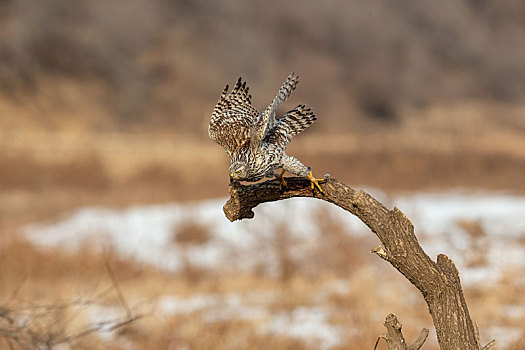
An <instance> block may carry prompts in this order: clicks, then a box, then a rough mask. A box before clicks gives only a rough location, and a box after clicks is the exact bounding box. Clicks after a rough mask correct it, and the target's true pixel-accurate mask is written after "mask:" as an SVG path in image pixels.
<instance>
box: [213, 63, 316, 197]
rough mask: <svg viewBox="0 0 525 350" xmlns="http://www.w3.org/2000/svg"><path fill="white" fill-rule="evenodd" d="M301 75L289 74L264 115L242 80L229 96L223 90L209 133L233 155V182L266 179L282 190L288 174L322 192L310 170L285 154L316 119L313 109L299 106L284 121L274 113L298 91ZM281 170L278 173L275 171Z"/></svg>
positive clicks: (225, 90) (226, 91)
mask: <svg viewBox="0 0 525 350" xmlns="http://www.w3.org/2000/svg"><path fill="white" fill-rule="evenodd" d="M298 82H299V80H298V76H297V75H295V74H294V73H292V74H290V75H289V76H288V78H287V79H286V80H285V82H284V83H283V84H282V86H281V88H280V89H279V92H278V93H277V96H276V97H275V98H274V99H273V101H272V103H270V105H269V106H268V107H267V108H266V109H265V110H264V111H262V112H258V111H257V109H255V108H254V107H253V106H252V103H251V98H252V96H251V95H249V94H248V90H249V88H248V86H246V82H243V81H242V78H239V80H238V81H237V83H236V84H235V86H234V88H233V90H232V91H231V92H230V93H229V94H228V85H226V87H225V88H224V90H223V91H222V93H221V96H220V97H219V101H218V102H217V105H216V106H215V108H214V110H213V113H212V116H211V121H210V125H209V127H208V134H209V136H210V138H211V139H212V140H213V141H215V142H217V143H218V144H219V145H221V146H222V147H223V148H224V150H225V151H226V153H228V155H229V156H230V159H231V165H230V181H248V182H255V181H258V180H260V179H262V178H264V177H274V176H275V177H276V178H277V179H279V188H280V189H282V186H286V181H285V180H284V178H283V176H284V173H285V172H286V171H288V172H290V173H292V174H295V175H297V176H301V177H305V178H307V179H308V180H310V182H311V187H312V189H314V185H315V186H316V187H317V188H318V189H319V191H321V192H323V190H322V189H321V187H320V186H319V183H318V181H321V180H322V179H316V178H315V177H314V176H313V175H312V172H311V171H310V168H308V167H306V166H304V165H303V164H302V163H301V162H300V161H299V160H297V159H296V158H294V157H291V156H289V155H287V154H286V153H285V150H286V146H287V145H288V144H289V143H290V141H291V140H292V137H294V136H295V135H297V134H299V133H300V132H301V131H303V130H305V129H306V128H307V127H309V126H310V125H311V124H312V123H313V122H314V121H315V120H316V119H317V117H316V116H315V115H314V114H313V112H312V110H311V109H310V108H307V107H305V105H298V106H297V107H295V108H294V109H292V110H291V111H289V112H288V113H286V114H285V115H284V116H282V117H281V118H278V119H277V118H276V115H275V112H276V110H277V107H278V106H279V104H281V103H282V102H284V101H285V100H286V99H287V98H288V97H289V96H290V94H291V93H292V91H293V90H294V89H295V88H296V86H297V84H298ZM276 169H282V172H281V173H280V174H278V173H277V172H276V171H275V170H276Z"/></svg>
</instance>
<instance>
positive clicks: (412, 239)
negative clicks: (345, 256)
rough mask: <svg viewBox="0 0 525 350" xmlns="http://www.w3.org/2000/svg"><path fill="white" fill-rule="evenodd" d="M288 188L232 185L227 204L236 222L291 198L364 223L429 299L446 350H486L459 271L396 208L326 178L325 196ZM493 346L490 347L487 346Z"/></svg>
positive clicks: (293, 184)
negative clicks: (422, 241) (315, 201)
mask: <svg viewBox="0 0 525 350" xmlns="http://www.w3.org/2000/svg"><path fill="white" fill-rule="evenodd" d="M286 182H287V184H288V186H287V187H286V188H284V191H281V192H280V191H279V182H278V181H277V180H269V181H266V182H262V183H257V184H253V185H248V186H246V185H242V184H239V183H232V184H230V187H229V191H230V196H231V198H230V199H229V200H228V202H227V203H226V204H225V205H224V208H223V209H224V213H225V214H226V217H227V218H228V219H229V220H230V221H235V220H240V219H246V218H248V219H251V218H253V217H254V212H253V208H255V207H256V206H257V205H259V204H261V203H265V202H272V201H277V200H282V199H287V198H291V197H313V198H319V199H322V200H325V201H327V202H330V203H333V204H335V205H337V206H339V207H341V208H342V209H344V210H346V211H349V212H350V213H352V214H354V215H355V216H357V217H358V218H359V219H360V220H361V221H363V222H364V223H365V224H366V225H367V226H368V227H369V228H370V229H371V230H372V232H373V233H375V235H376V236H377V237H378V238H379V240H380V241H381V243H382V247H381V246H380V247H377V248H375V249H374V250H373V252H374V253H376V254H377V255H378V256H379V257H380V258H382V259H384V260H385V261H388V262H389V263H390V264H391V265H392V266H393V267H394V268H396V269H397V270H398V271H399V272H401V273H402V274H403V275H404V276H405V277H406V278H407V279H408V280H409V281H410V282H411V283H412V284H413V285H414V286H416V288H417V289H419V291H420V292H421V294H422V295H423V297H424V299H425V301H426V303H427V305H428V308H429V311H430V314H431V316H432V320H433V322H434V326H435V327H436V333H437V338H438V342H439V345H440V347H441V349H443V350H449V349H450V350H457V349H462V350H463V349H472V350H481V349H482V348H484V347H482V346H481V344H480V342H479V337H478V334H477V329H476V327H475V326H474V323H473V322H472V319H471V318H470V315H469V312H468V308H467V303H466V302H465V297H464V295H463V290H462V288H461V283H460V279H459V272H458V270H457V268H456V266H455V265H454V263H453V262H452V260H450V259H449V258H448V257H447V256H446V255H443V254H440V255H438V257H437V261H433V260H432V259H430V257H429V256H428V255H427V254H426V253H425V252H424V251H423V249H422V248H421V246H420V245H419V243H418V241H417V238H416V236H415V234H414V226H413V225H412V223H411V222H410V220H409V219H408V218H407V217H406V216H405V215H404V214H403V213H402V212H401V210H399V209H398V208H395V207H394V209H393V210H388V209H387V208H386V207H385V206H384V205H383V204H381V203H380V202H379V201H377V200H376V199H375V198H373V197H372V196H370V195H369V194H368V193H366V192H364V191H360V190H355V189H353V188H350V187H348V186H346V185H345V184H344V183H342V182H340V181H338V180H337V179H335V178H332V177H330V176H326V177H325V180H324V181H323V182H322V183H321V188H322V189H323V191H324V194H320V193H319V192H318V191H312V189H311V187H310V182H309V181H308V180H306V179H303V178H295V177H293V178H286ZM487 345H490V344H487Z"/></svg>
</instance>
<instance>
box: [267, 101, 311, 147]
mask: <svg viewBox="0 0 525 350" xmlns="http://www.w3.org/2000/svg"><path fill="white" fill-rule="evenodd" d="M316 120H317V117H316V116H315V114H314V113H313V112H312V110H311V109H310V108H307V107H306V106H305V105H299V106H297V107H295V108H294V109H292V110H291V111H289V112H288V113H286V114H285V115H284V116H283V117H282V118H280V119H278V120H277V121H276V122H275V126H274V127H273V128H271V129H269V130H268V132H267V134H266V136H265V137H264V141H266V142H268V143H275V144H279V143H280V144H282V145H284V146H285V145H287V144H288V143H289V142H290V141H291V140H292V137H294V136H295V135H297V134H299V133H300V132H302V131H303V130H305V129H306V128H308V127H309V126H310V125H312V124H313V122H315V121H316Z"/></svg>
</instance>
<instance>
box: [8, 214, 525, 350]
mask: <svg viewBox="0 0 525 350" xmlns="http://www.w3.org/2000/svg"><path fill="white" fill-rule="evenodd" d="M318 216H319V219H318V220H317V222H318V224H319V225H320V227H321V228H322V230H323V232H324V233H323V237H322V238H321V240H320V241H319V244H316V245H314V246H313V248H312V249H310V250H307V251H304V252H303V254H302V255H300V256H298V255H297V254H293V249H294V246H295V245H297V244H299V245H300V244H301V242H300V241H299V242H298V241H296V240H295V239H292V238H291V236H290V234H289V232H288V231H287V229H286V228H285V227H283V228H282V229H281V230H279V233H278V235H276V236H274V237H273V238H272V239H271V240H270V241H268V240H267V238H265V239H264V240H262V241H261V242H260V244H261V245H262V246H265V247H271V249H273V250H274V252H275V254H273V255H275V256H276V257H277V259H278V262H279V266H280V272H279V273H278V274H277V275H273V274H266V273H260V272H257V271H253V272H243V273H239V272H235V271H233V272H232V271H231V269H228V270H223V269H222V268H221V267H220V266H217V267H215V268H212V269H203V268H197V267H195V266H191V264H187V265H186V266H185V267H184V268H183V269H182V270H181V271H180V272H178V273H166V272H161V271H157V270H154V269H153V268H151V267H148V266H144V265H140V264H137V263H135V262H133V261H130V260H122V259H120V258H119V257H118V256H116V255H115V254H113V253H111V252H94V251H90V249H88V247H86V248H85V249H81V250H78V251H77V252H75V253H70V254H68V253H66V252H64V251H60V250H56V249H50V250H39V249H36V248H35V247H33V246H32V245H30V244H28V243H25V242H23V241H20V240H19V239H17V238H16V237H14V236H12V235H6V236H3V237H4V238H3V240H2V245H1V254H0V257H1V261H0V284H1V285H2V286H3V288H2V290H1V291H0V293H2V294H1V296H2V300H4V301H5V300H9V302H8V303H7V304H6V303H4V304H3V305H2V307H6V306H8V307H9V310H15V309H17V308H18V309H24V308H25V307H27V305H55V306H56V305H62V304H64V303H68V302H69V301H71V300H86V299H89V298H90V297H91V299H93V296H94V295H98V294H100V293H101V292H103V291H110V292H109V293H107V294H105V296H104V298H103V299H100V300H99V303H100V304H102V305H103V306H105V307H108V306H109V307H116V308H119V309H121V310H122V306H121V302H120V301H119V300H120V299H119V297H118V295H117V294H118V293H116V292H115V291H114V290H112V289H111V288H112V285H113V283H112V279H111V278H110V277H109V276H108V274H107V268H106V266H107V265H108V264H109V265H110V266H111V268H112V271H113V272H114V276H116V279H117V280H118V281H119V285H120V289H121V291H122V294H123V295H124V296H125V297H126V299H127V300H128V303H129V304H130V305H131V306H136V305H143V306H148V305H150V306H148V307H146V309H147V310H151V309H152V308H153V310H155V311H154V312H153V313H151V314H148V316H147V317H144V318H142V319H140V320H137V321H136V322H133V323H131V324H129V325H126V326H125V327H122V328H120V329H119V330H118V332H115V333H114V336H112V337H111V338H107V337H102V338H101V337H100V335H101V334H102V333H100V334H99V332H93V333H92V334H90V335H89V336H86V337H82V339H78V341H76V342H75V348H80V349H82V348H86V349H87V348H93V347H96V348H101V349H104V348H108V349H109V348H123V347H124V346H125V344H126V342H127V343H130V342H131V343H132V344H134V346H135V347H136V348H137V349H142V348H151V347H154V348H169V347H173V348H176V349H183V348H188V347H189V348H191V349H209V348H217V349H232V348H233V349H245V348H247V347H250V348H255V349H259V348H260V349H263V348H276V349H315V348H317V346H316V345H315V343H308V342H303V341H302V340H300V339H296V338H293V337H288V336H285V335H280V334H277V333H266V332H264V331H261V325H264V324H265V322H267V321H268V320H271V319H272V318H273V317H276V315H283V314H285V315H292V314H293V313H294V312H297V310H301V309H303V310H304V309H305V308H306V309H308V308H313V309H312V310H315V309H316V308H322V309H324V310H327V311H328V315H329V318H328V320H327V322H329V324H330V325H332V326H334V327H338V329H340V330H341V332H342V334H343V336H342V339H341V341H342V343H341V344H340V345H339V346H337V347H335V348H334V349H348V348H352V349H370V348H372V347H373V344H374V343H375V340H376V338H377V336H378V335H379V334H380V333H383V332H384V328H383V326H382V323H383V321H384V317H385V316H386V315H387V314H388V313H390V312H394V313H396V314H397V315H398V317H399V319H400V321H401V322H402V323H403V325H404V328H403V329H404V334H405V336H406V338H407V341H411V340H413V339H415V337H416V336H417V335H418V333H419V331H420V329H421V328H422V327H431V325H432V323H431V319H430V316H429V315H428V311H427V308H426V305H425V303H424V301H423V298H422V296H421V295H419V293H418V292H417V290H416V289H415V288H414V287H413V286H411V285H410V284H409V283H408V282H407V281H406V280H405V279H404V278H403V277H402V276H401V275H399V274H398V273H397V272H396V271H394V270H393V269H392V268H391V267H390V266H389V265H388V264H386V263H385V262H383V261H381V260H379V259H377V258H376V257H375V256H373V255H372V254H370V253H368V252H369V249H370V248H371V247H373V246H375V245H376V244H377V242H375V241H374V240H373V239H371V238H370V239H366V238H365V239H357V238H355V237H353V236H351V235H348V234H347V233H346V232H345V229H344V227H342V226H341V223H338V222H337V221H334V220H333V218H330V217H328V216H327V214H326V213H323V212H320V213H319V214H318ZM462 226H464V227H466V229H471V228H472V227H475V226H476V224H475V223H471V222H463V224H462ZM182 228H183V229H181V230H178V231H177V232H178V234H180V232H184V234H183V236H184V239H182V241H183V242H185V243H184V246H187V247H190V246H191V245H192V244H198V243H195V242H201V241H202V235H203V233H202V232H201V231H200V230H202V231H203V232H206V229H203V228H202V227H201V226H199V225H198V224H196V223H194V222H188V223H187V225H184V226H182ZM178 234H176V235H175V236H174V239H175V241H177V238H176V237H177V236H178ZM476 235H477V233H476ZM204 236H205V237H206V236H207V235H206V234H204ZM8 237H11V238H8ZM197 238H198V239H197ZM180 239H181V238H180ZM195 240H196V241H195ZM517 277H519V271H509V272H508V274H507V276H506V277H505V278H504V280H503V281H502V283H501V284H500V285H498V286H485V287H483V288H467V289H466V297H467V300H468V303H469V306H470V312H471V315H472V316H473V318H474V319H475V320H476V321H477V322H478V324H479V326H480V330H481V333H482V337H485V338H489V337H491V336H492V335H491V334H490V333H489V331H490V329H491V327H492V326H502V325H503V326H505V327H514V328H516V327H521V325H522V324H523V320H524V317H525V315H520V314H517V315H516V314H514V315H510V316H509V314H506V313H502V312H501V310H502V308H503V309H505V308H508V307H523V306H524V305H525V299H524V298H523V293H521V290H522V288H523V285H522V283H523V281H521V282H520V280H519V279H518V278H517ZM210 293H211V294H210ZM232 293H233V294H236V295H238V296H239V297H240V298H241V299H240V300H241V304H240V305H239V306H238V307H239V308H240V309H241V310H242V309H243V308H247V310H249V309H250V308H253V307H262V309H261V310H263V311H262V312H263V316H262V318H255V319H250V318H246V319H244V318H242V317H239V318H238V317H236V316H235V313H233V315H234V316H226V317H222V318H221V317H218V318H217V316H216V315H223V314H224V315H227V314H229V313H228V312H227V310H229V309H228V308H231V306H228V305H229V304H228V300H229V298H231V295H232ZM253 293H262V294H261V295H271V296H272V297H271V298H270V299H268V300H266V301H264V300H265V299H264V298H263V299H260V300H258V299H257V298H258V297H257V298H256V299H255V301H252V302H248V301H242V300H249V299H244V298H246V297H247V296H249V295H257V294H253ZM164 295H168V296H169V295H176V296H178V297H180V298H183V300H184V298H193V297H195V296H199V295H213V297H214V298H215V299H214V300H217V301H218V302H219V303H218V304H217V305H215V306H213V308H211V307H210V306H204V308H202V309H196V310H194V311H192V312H189V313H174V314H165V313H163V310H162V309H158V308H156V307H152V306H151V305H154V304H155V300H158V298H162V296H164ZM400 295H402V296H403V298H400V297H399V296H400ZM244 303H247V304H244ZM250 303H252V304H250ZM231 305H237V304H235V303H234V304H231ZM257 305H259V306H257ZM74 306H75V305H72V304H68V310H67V312H66V311H64V312H63V313H60V312H58V313H54V312H52V313H49V315H48V317H46V318H40V317H39V316H37V315H36V314H33V315H32V316H31V314H29V317H30V318H31V317H33V318H34V319H35V325H37V324H38V326H35V327H36V328H32V329H34V330H35V332H36V333H38V334H46V335H49V334H51V333H52V332H55V333H56V334H75V332H76V331H78V330H79V329H81V328H82V327H83V326H85V325H86V324H87V323H86V322H87V320H88V318H85V317H84V316H82V315H83V314H82V313H79V316H78V317H73V318H72V316H71V315H73V314H75V311H74ZM229 312H230V314H231V311H229ZM123 314H124V316H125V312H124V311H123ZM13 315H15V314H13ZM210 317H211V318H210ZM68 320H73V321H71V322H68ZM42 332H44V333H42ZM55 333H53V334H55ZM488 340H490V339H488ZM488 340H487V341H488ZM5 346H7V345H6V344H5V343H4V344H2V345H0V348H2V347H5ZM516 346H518V347H514V348H513V347H512V346H511V345H509V347H507V349H520V347H519V346H520V345H516ZM425 348H426V349H437V348H438V347H437V344H436V340H435V335H434V336H432V334H431V337H430V339H429V341H428V343H427V344H426V345H425ZM378 349H386V347H385V346H384V344H381V345H380V346H379V347H378Z"/></svg>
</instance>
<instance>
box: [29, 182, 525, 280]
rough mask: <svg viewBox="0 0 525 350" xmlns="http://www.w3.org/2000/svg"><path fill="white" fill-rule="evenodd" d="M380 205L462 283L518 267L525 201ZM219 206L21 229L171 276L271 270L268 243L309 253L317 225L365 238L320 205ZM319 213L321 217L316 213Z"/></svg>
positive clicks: (72, 219) (138, 211) (153, 209)
mask: <svg viewBox="0 0 525 350" xmlns="http://www.w3.org/2000/svg"><path fill="white" fill-rule="evenodd" d="M369 192H371V193H373V194H374V195H375V196H377V197H379V198H380V199H381V200H383V201H386V200H388V202H389V203H388V204H394V205H396V206H397V207H398V208H400V209H401V210H402V211H403V212H404V213H405V214H406V215H407V216H408V217H409V218H410V219H411V220H412V222H413V223H414V226H415V228H416V235H418V237H419V240H420V242H421V244H422V246H423V248H424V249H425V251H426V252H427V253H428V254H429V255H430V257H431V258H433V259H435V257H436V255H437V254H439V253H444V254H447V255H448V256H449V257H451V258H452V259H453V260H454V262H455V263H456V264H457V265H458V267H459V269H460V271H461V277H462V280H463V282H464V283H466V284H472V283H478V282H481V280H482V279H485V280H486V279H488V280H489V281H492V282H495V281H497V280H498V279H499V278H500V275H501V272H502V271H503V270H504V269H506V268H509V267H510V266H514V267H516V266H523V265H524V264H525V259H523V257H525V249H524V245H523V244H520V243H519V242H520V240H522V238H521V237H523V235H524V234H525V215H524V214H525V197H519V196H509V195H502V194H486V193H469V194H463V193H454V192H451V193H440V194H427V193H416V194H408V195H402V196H399V197H395V198H387V199H385V195H384V194H382V193H380V192H377V191H376V192H377V193H375V191H373V190H371V191H369ZM224 202H225V200H224V199H214V200H206V201H202V202H193V203H184V204H179V203H172V204H166V205H148V206H133V207H130V208H127V209H124V210H118V209H110V208H98V207H87V208H83V209H78V210H76V211H74V212H71V213H68V214H67V215H64V217H63V218H62V219H60V220H58V222H55V223H51V224H39V223H36V224H33V225H30V226H27V227H26V228H25V232H26V233H27V237H28V239H29V240H30V241H31V242H33V243H34V244H36V245H39V246H42V247H46V246H48V247H49V246H60V247H63V248H64V249H79V248H81V247H83V246H85V245H86V244H89V245H90V246H92V247H95V248H100V249H103V248H105V247H112V248H113V249H115V250H116V251H117V252H119V253H120V254H121V255H122V256H123V257H126V258H135V259H137V260H139V261H141V262H145V263H149V264H153V265H155V266H158V267H160V268H162V269H166V270H170V271H176V270H178V269H180V268H181V267H182V266H183V263H184V261H189V262H190V263H191V264H193V265H196V266H200V267H208V268H212V267H217V266H220V267H221V268H231V269H244V270H250V269H253V268H254V267H256V266H259V267H260V266H261V264H264V265H265V267H266V269H267V271H270V272H271V271H274V270H276V268H277V266H275V264H277V259H274V256H273V254H275V249H272V246H271V245H269V244H267V245H266V246H261V242H262V241H265V240H266V241H270V240H272V238H273V237H274V236H275V234H276V232H279V231H282V230H283V229H285V230H286V231H287V232H288V233H289V235H290V236H291V238H292V239H293V240H294V242H298V243H297V244H295V243H294V249H296V253H298V254H300V252H301V249H308V248H309V247H310V248H311V246H312V245H315V244H316V242H317V239H318V238H319V237H320V236H321V235H322V233H321V232H320V229H319V225H318V224H317V221H318V220H322V218H328V219H330V220H337V221H338V222H340V223H341V225H343V226H344V227H345V230H346V231H347V232H348V234H353V235H366V234H371V232H370V231H369V230H368V228H367V227H366V226H365V225H364V224H363V223H361V222H360V221H359V220H358V219H357V218H356V217H354V216H353V215H351V214H349V213H347V212H345V211H343V210H342V209H340V208H338V207H335V206H333V205H331V204H329V203H326V202H324V201H320V200H312V199H308V198H294V199H289V200H286V201H280V202H274V203H266V204H263V205H261V206H259V207H257V208H256V209H255V212H256V215H255V218H254V219H252V220H243V221H240V222H235V223H231V222H229V221H228V220H227V219H226V218H225V217H224V214H223V212H222V205H223V204H224ZM319 213H322V214H319ZM459 220H470V221H473V222H477V223H479V225H480V227H481V228H482V230H483V234H482V235H481V236H480V237H472V236H471V235H469V234H467V233H466V232H465V230H464V229H462V228H461V227H460V225H458V221H459ZM188 222H195V223H198V224H199V225H204V226H206V227H207V228H209V231H210V239H209V240H208V241H207V242H205V243H204V244H200V245H193V246H190V247H187V246H186V247H182V246H180V245H178V244H177V243H176V241H175V240H174V235H175V233H176V232H177V230H178V229H179V228H181V227H182V226H183V225H184V224H187V223H188ZM480 249H483V251H484V252H485V254H487V257H488V260H487V261H488V263H487V264H470V263H469V257H471V256H472V254H473V253H475V252H476V251H477V250H480Z"/></svg>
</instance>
